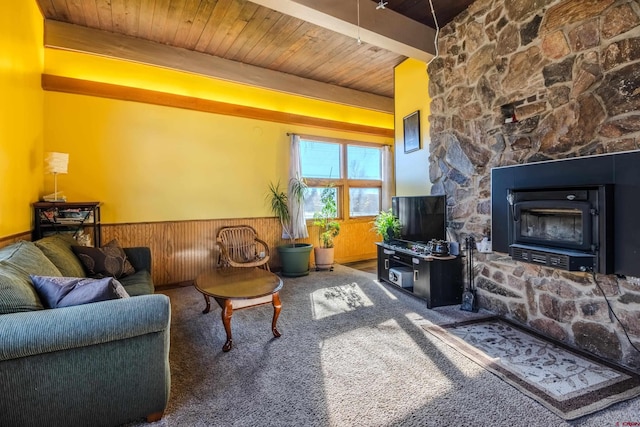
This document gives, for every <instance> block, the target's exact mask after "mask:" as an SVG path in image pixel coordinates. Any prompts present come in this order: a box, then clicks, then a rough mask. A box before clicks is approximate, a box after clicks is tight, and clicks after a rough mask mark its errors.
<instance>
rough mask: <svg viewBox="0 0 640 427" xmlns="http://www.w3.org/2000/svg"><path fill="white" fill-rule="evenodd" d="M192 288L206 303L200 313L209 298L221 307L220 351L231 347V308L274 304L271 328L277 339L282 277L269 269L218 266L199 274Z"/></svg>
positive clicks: (208, 304) (206, 310)
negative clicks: (223, 339) (222, 335)
mask: <svg viewBox="0 0 640 427" xmlns="http://www.w3.org/2000/svg"><path fill="white" fill-rule="evenodd" d="M195 288H196V289H197V290H198V291H199V292H200V293H202V295H204V300H205V302H206V304H207V306H206V308H205V309H204V310H203V311H202V312H203V313H205V314H206V313H208V312H209V311H210V309H211V303H210V298H214V299H215V300H216V302H217V303H218V305H219V306H220V307H221V308H222V324H223V325H224V330H225V332H226V333H227V342H226V343H225V344H224V346H222V351H229V350H231V347H232V346H233V340H232V337H231V315H232V314H233V310H238V309H241V308H247V307H255V306H256V305H262V304H268V303H271V304H273V320H272V321H271V331H272V332H273V336H275V337H276V338H277V337H279V336H280V332H278V329H277V328H276V322H277V321H278V316H279V315H280V309H281V308H282V303H281V302H280V294H279V292H280V289H282V279H281V278H280V277H278V276H277V275H275V274H273V273H271V272H270V271H266V270H263V269H261V268H257V267H252V268H234V267H225V268H217V269H215V270H210V271H207V272H204V273H202V274H200V275H198V277H196V280H195Z"/></svg>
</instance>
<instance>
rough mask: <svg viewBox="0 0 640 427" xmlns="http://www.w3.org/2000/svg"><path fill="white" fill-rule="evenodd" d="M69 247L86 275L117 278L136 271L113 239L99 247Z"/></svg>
mask: <svg viewBox="0 0 640 427" xmlns="http://www.w3.org/2000/svg"><path fill="white" fill-rule="evenodd" d="M71 249H73V252H74V253H75V254H76V256H77V257H78V258H79V259H80V261H81V262H82V265H84V268H85V270H87V276H90V277H96V278H100V277H115V278H116V279H119V278H120V277H124V276H128V275H130V274H133V273H135V272H136V271H135V269H134V268H133V266H132V265H131V263H130V262H129V260H128V259H127V255H126V254H125V253H124V249H122V248H121V247H120V245H119V244H118V241H117V240H115V239H114V240H112V241H110V242H109V243H107V244H106V245H104V246H102V247H101V248H94V247H90V246H72V247H71Z"/></svg>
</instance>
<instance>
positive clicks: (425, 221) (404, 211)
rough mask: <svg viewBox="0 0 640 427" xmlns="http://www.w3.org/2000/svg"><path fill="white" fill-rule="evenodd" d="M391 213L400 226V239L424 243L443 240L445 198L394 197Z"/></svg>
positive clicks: (445, 214) (445, 212)
mask: <svg viewBox="0 0 640 427" xmlns="http://www.w3.org/2000/svg"><path fill="white" fill-rule="evenodd" d="M391 211H392V212H393V214H394V215H395V216H396V217H398V219H399V220H400V223H401V224H402V229H401V231H400V239H402V240H408V241H411V242H424V243H426V242H428V241H429V240H431V239H436V240H445V235H446V227H447V218H446V217H447V196H445V195H441V196H395V197H392V198H391Z"/></svg>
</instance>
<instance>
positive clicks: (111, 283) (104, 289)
mask: <svg viewBox="0 0 640 427" xmlns="http://www.w3.org/2000/svg"><path fill="white" fill-rule="evenodd" d="M31 281H32V282H33V286H34V287H35V288H36V291H37V292H38V295H39V296H40V299H41V300H42V303H43V305H44V306H45V307H46V308H59V307H69V306H72V305H80V304H88V303H90V302H99V301H107V300H111V299H118V298H128V297H129V294H127V291H125V290H124V287H122V285H121V284H120V282H118V281H117V280H116V279H114V278H113V277H104V278H102V279H89V278H86V277H46V276H31Z"/></svg>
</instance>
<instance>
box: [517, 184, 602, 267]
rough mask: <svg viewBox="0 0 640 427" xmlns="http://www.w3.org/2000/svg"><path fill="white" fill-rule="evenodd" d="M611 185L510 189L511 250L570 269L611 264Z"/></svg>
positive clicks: (531, 259) (520, 256)
mask: <svg viewBox="0 0 640 427" xmlns="http://www.w3.org/2000/svg"><path fill="white" fill-rule="evenodd" d="M610 187H611V186H609V185H597V186H588V187H576V188H543V189H523V190H517V189H509V190H508V192H507V200H506V203H508V205H509V208H508V220H509V254H510V255H511V257H512V258H514V259H517V260H519V261H525V262H530V263H535V264H540V265H545V266H548V267H555V268H561V269H564V270H570V271H596V272H600V273H610V272H611V271H612V269H613V256H612V253H611V252H612V249H613V246H612V244H611V242H610V239H611V236H612V227H613V223H612V218H613V216H612V213H611V212H610V210H611V209H612V206H613V204H612V203H611V199H612V198H613V190H612V188H610Z"/></svg>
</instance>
